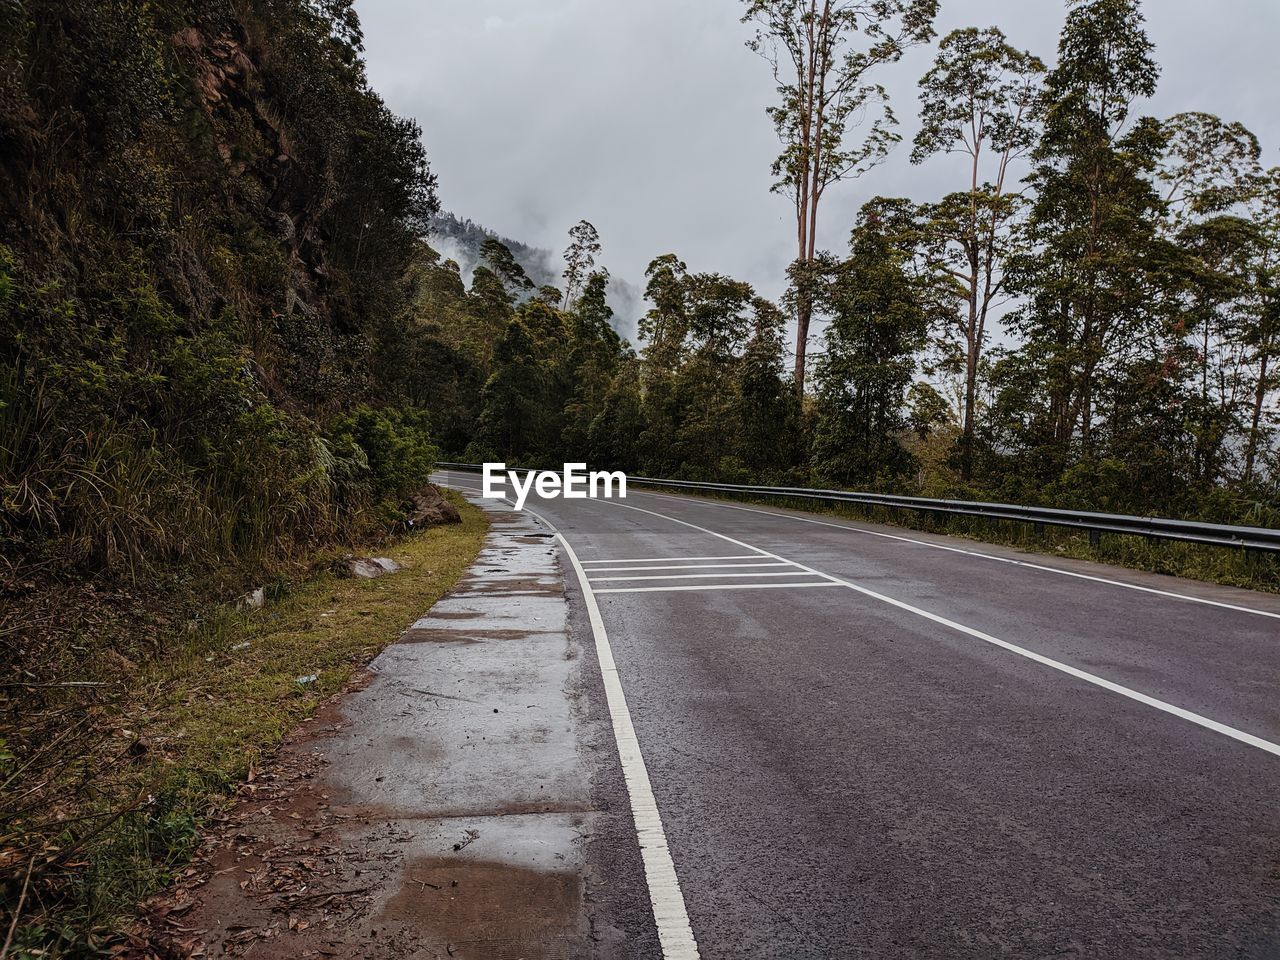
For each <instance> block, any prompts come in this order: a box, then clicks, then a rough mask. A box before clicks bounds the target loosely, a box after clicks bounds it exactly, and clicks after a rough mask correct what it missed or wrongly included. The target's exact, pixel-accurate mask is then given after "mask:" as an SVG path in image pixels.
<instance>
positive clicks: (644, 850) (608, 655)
mask: <svg viewBox="0 0 1280 960" xmlns="http://www.w3.org/2000/svg"><path fill="white" fill-rule="evenodd" d="M526 511H527V512H528V513H530V514H532V515H533V516H535V517H537V518H538V519H539V520H540V521H542V523H544V524H545V525H546V526H547V528H548V529H550V530H552V531H554V532H555V535H556V539H557V540H559V541H560V546H561V547H562V548H564V552H565V555H566V556H567V557H568V558H569V562H570V563H571V564H572V565H573V569H574V572H575V573H576V574H577V575H578V583H579V585H580V586H581V587H582V599H583V601H584V603H585V604H586V607H587V616H588V618H589V619H590V621H591V632H592V634H594V636H595V644H596V659H597V660H598V661H599V663H600V676H601V679H602V680H603V682H604V695H605V700H606V702H607V703H608V706H609V716H610V718H611V719H612V721H613V737H614V740H616V741H617V744H618V758H619V760H620V761H621V762H622V776H623V779H624V780H625V781H626V784H627V793H628V795H629V796H630V799H631V816H632V818H633V819H634V821H635V826H636V836H637V839H638V840H639V842H640V858H641V860H642V861H643V863H644V873H645V881H646V883H647V884H648V887H649V901H650V903H651V904H652V905H653V919H654V923H655V924H656V925H657V928H658V942H659V943H660V944H661V946H662V956H663V958H664V960H699V953H698V943H697V941H696V940H695V939H694V937H693V928H692V927H691V926H690V924H689V914H688V912H687V910H686V909H685V903H684V895H683V894H682V893H681V892H680V880H679V878H678V877H677V876H676V866H675V862H674V861H673V860H672V859H671V851H670V849H669V848H668V846H667V835H666V832H665V831H664V830H663V829H662V817H661V816H660V815H659V813H658V801H657V799H656V798H655V797H654V795H653V785H652V784H651V783H650V781H649V771H648V768H647V767H646V766H645V763H644V756H643V755H642V754H641V752H640V741H639V739H638V738H637V737H636V731H635V726H634V725H633V724H632V722H631V713H630V711H628V710H627V698H626V695H625V694H624V693H623V691H622V681H621V679H620V678H619V677H618V667H617V664H615V663H614V660H613V650H612V649H611V648H610V646H609V635H608V634H607V633H606V632H605V629H604V619H603V618H602V617H601V616H600V607H599V605H598V604H597V603H596V598H595V595H594V594H593V593H592V590H591V585H590V583H589V582H588V581H587V574H586V571H585V570H584V569H583V568H582V564H581V562H580V561H579V560H578V555H577V554H576V553H574V551H573V547H571V546H570V545H569V541H568V540H566V539H565V537H564V534H562V533H561V532H560V531H559V530H557V529H556V527H555V525H554V524H552V523H551V522H550V521H548V520H547V519H546V518H545V517H543V516H541V515H539V514H537V513H535V512H534V511H532V510H528V509H527V508H526Z"/></svg>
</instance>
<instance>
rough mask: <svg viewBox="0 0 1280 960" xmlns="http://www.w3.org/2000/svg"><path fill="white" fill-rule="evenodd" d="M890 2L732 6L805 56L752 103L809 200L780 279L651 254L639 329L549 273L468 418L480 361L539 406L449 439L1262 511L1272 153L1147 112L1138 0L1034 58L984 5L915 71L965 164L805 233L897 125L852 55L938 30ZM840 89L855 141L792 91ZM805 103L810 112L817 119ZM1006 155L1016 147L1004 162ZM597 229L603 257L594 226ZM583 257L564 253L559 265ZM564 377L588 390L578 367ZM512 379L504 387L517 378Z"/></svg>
mask: <svg viewBox="0 0 1280 960" xmlns="http://www.w3.org/2000/svg"><path fill="white" fill-rule="evenodd" d="M889 7H892V9H891V10H890V9H889ZM889 7H886V6H884V5H863V4H822V3H818V2H804V3H796V2H785V3H782V2H779V3H765V2H751V3H748V4H747V14H746V17H745V19H747V20H748V21H749V22H751V23H753V24H755V25H756V26H757V27H758V29H759V31H760V32H759V33H758V34H757V35H756V37H755V39H754V40H753V41H752V44H753V46H754V47H756V48H757V49H759V50H761V52H764V53H765V54H766V55H767V58H768V59H769V62H770V63H771V64H773V65H774V68H775V70H782V69H783V67H787V69H789V68H790V67H789V66H788V65H790V66H795V65H796V63H797V60H796V58H797V57H798V58H800V60H801V61H803V62H800V63H799V66H798V67H797V69H799V70H800V71H801V73H800V74H798V75H797V76H798V78H799V79H798V80H797V79H796V78H795V77H792V76H791V74H789V73H788V74H786V75H785V77H784V76H783V74H782V73H779V77H780V87H779V91H780V94H781V96H782V101H781V103H780V105H779V106H778V107H776V108H771V110H770V116H771V117H772V118H773V120H774V122H775V124H776V125H777V126H778V129H779V133H780V135H781V136H782V137H783V140H784V145H785V147H786V149H785V151H784V153H783V155H782V156H781V157H780V159H779V161H778V163H777V165H776V166H775V173H776V174H777V175H778V177H779V188H780V189H783V190H784V191H785V192H787V193H788V195H789V196H792V197H793V199H796V201H797V206H796V209H797V218H798V219H797V228H798V234H797V239H798V242H799V247H798V254H799V255H798V257H797V260H796V262H795V263H794V264H793V265H792V268H791V271H790V277H791V280H792V285H791V288H790V290H789V292H788V294H787V297H786V298H785V300H784V302H783V303H781V304H778V305H774V304H770V303H767V302H766V301H764V300H763V299H761V298H760V297H759V296H758V295H757V294H756V293H755V291H753V290H752V289H751V287H750V286H748V285H746V284H744V283H741V282H739V281H735V280H734V279H733V278H730V277H724V276H720V275H717V274H708V273H700V272H697V270H696V266H695V267H693V268H691V267H690V266H687V265H686V264H685V263H684V262H683V261H682V260H681V259H680V258H679V256H678V255H676V254H665V255H663V256H660V257H657V258H655V259H654V261H653V262H652V263H651V264H650V267H649V270H648V273H647V278H648V286H647V288H646V297H647V301H648V304H649V309H648V311H647V313H646V314H645V316H644V318H643V320H642V322H641V325H640V330H639V335H638V345H639V346H638V347H636V348H633V347H632V346H631V345H629V344H626V343H623V342H620V341H618V342H615V341H614V340H613V339H609V340H608V342H605V341H604V340H602V339H601V337H600V336H599V332H598V331H599V328H598V327H597V326H595V325H593V323H594V322H584V321H582V319H581V317H580V315H581V314H582V312H583V310H584V309H587V308H588V304H587V301H588V299H589V298H588V297H586V296H585V295H584V296H583V297H582V298H581V300H580V301H579V300H575V299H574V298H573V297H571V296H570V291H568V290H566V291H564V292H562V293H561V294H560V300H559V301H558V304H559V306H560V307H561V308H564V307H566V306H567V307H568V309H560V310H556V311H552V313H553V314H555V315H556V319H552V316H551V315H550V314H548V313H547V311H548V310H549V309H550V306H549V305H550V304H552V303H553V302H554V301H553V299H549V298H544V301H545V302H543V303H541V304H540V305H537V306H534V305H522V306H517V307H514V308H513V309H512V318H511V319H510V320H508V321H507V322H508V323H509V324H511V323H515V324H519V325H520V326H521V327H522V328H523V329H524V330H525V331H527V333H528V336H527V337H526V336H519V337H517V338H516V339H515V340H513V341H512V342H511V346H512V347H513V348H515V347H518V348H519V350H521V351H524V352H523V353H522V354H521V355H520V357H519V358H516V357H514V356H504V359H503V362H502V364H501V365H499V367H498V368H495V369H493V370H491V371H489V373H488V374H487V377H488V378H489V382H490V383H491V384H492V385H493V387H494V390H493V391H490V392H488V393H486V394H485V396H484V397H482V398H477V401H476V403H477V406H476V410H477V411H478V412H477V413H476V414H474V416H476V417H479V418H481V419H484V418H486V417H487V418H488V419H486V420H485V422H490V421H492V420H493V419H494V417H495V416H497V414H496V412H493V410H492V409H491V407H492V405H493V404H498V403H499V400H498V394H497V393H496V392H495V391H496V390H497V386H498V384H500V383H509V382H511V378H513V377H516V375H517V371H518V370H524V369H525V366H522V364H524V365H528V364H530V363H532V366H531V367H529V368H528V369H529V370H534V369H536V370H537V371H539V372H540V373H539V376H538V378H537V386H536V390H535V388H534V386H533V385H532V380H530V386H529V388H528V389H527V390H523V391H521V392H520V397H521V398H522V399H521V402H523V403H525V404H526V405H529V406H530V409H529V410H527V411H526V412H525V414H524V416H525V417H526V418H527V422H528V423H530V424H532V423H536V424H537V425H538V426H536V427H532V426H531V427H529V432H525V433H522V434H521V437H520V439H519V440H518V441H516V440H508V439H504V438H507V437H511V436H512V434H511V433H510V432H508V433H506V434H503V433H501V432H494V431H482V432H480V433H477V434H473V435H471V439H470V440H469V441H468V443H469V445H457V444H455V445H454V446H452V447H451V449H453V450H455V451H456V452H458V453H460V454H461V453H465V454H466V455H467V456H468V457H470V458H480V457H481V456H482V455H483V456H489V455H493V456H496V457H500V458H504V459H508V460H517V461H518V460H521V459H523V460H525V461H526V462H529V463H534V462H538V463H544V462H545V463H553V462H557V461H559V460H561V459H581V458H586V459H588V460H590V461H592V462H595V463H599V464H600V465H607V466H612V467H621V468H625V469H630V470H638V471H642V472H644V473H647V474H653V475H663V476H672V477H684V478H699V479H717V480H747V479H752V480H757V481H761V482H771V481H776V482H789V483H801V484H804V483H821V484H833V485H847V486H859V487H871V488H875V489H881V490H895V491H902V492H916V493H925V494H936V495H955V496H964V497H977V498H999V499H1011V500H1017V501H1029V502H1038V503H1052V504H1061V505H1070V506H1078V507H1092V508H1097V509H1106V510H1116V511H1124V512H1138V513H1151V512H1167V513H1173V514H1178V515H1186V516H1192V515H1199V516H1205V517H1213V518H1216V519H1223V520H1240V521H1244V520H1248V521H1251V522H1256V521H1259V520H1260V519H1262V518H1265V517H1272V518H1274V517H1275V512H1274V511H1275V508H1276V492H1277V476H1278V472H1280V460H1278V455H1277V448H1276V425H1277V423H1276V420H1277V411H1276V401H1277V387H1278V386H1280V383H1278V382H1277V377H1276V372H1275V371H1276V348H1277V343H1278V340H1280V331H1278V330H1277V325H1278V322H1277V306H1276V303H1277V300H1276V287H1277V273H1276V270H1277V266H1276V263H1277V246H1276V243H1277V222H1278V214H1277V209H1278V194H1277V186H1276V184H1277V182H1278V181H1280V173H1277V171H1274V170H1272V171H1264V170H1263V169H1261V167H1260V165H1259V159H1258V158H1259V153H1260V151H1259V147H1258V144H1257V141H1256V139H1255V138H1254V137H1253V136H1252V134H1250V133H1249V131H1247V130H1245V129H1244V128H1243V127H1242V126H1240V125H1239V124H1238V123H1234V122H1232V121H1230V120H1222V119H1219V118H1217V117H1214V116H1211V115H1208V114H1204V113H1187V114H1181V115H1178V116H1175V117H1171V118H1168V119H1165V120H1160V119H1157V118H1152V117H1145V116H1142V115H1140V113H1139V111H1138V110H1137V108H1136V106H1135V104H1137V103H1139V102H1140V101H1141V100H1142V99H1143V98H1145V97H1148V96H1150V95H1151V93H1152V92H1153V91H1154V90H1155V86H1156V84H1157V82H1158V78H1159V66H1158V63H1157V60H1156V56H1155V51H1154V49H1153V48H1152V44H1151V42H1150V40H1149V38H1148V37H1147V35H1146V32H1145V30H1144V26H1143V18H1142V14H1141V9H1140V6H1139V4H1138V3H1137V2H1136V0H1075V2H1072V3H1070V4H1069V6H1068V9H1067V13H1066V17H1065V22H1064V25H1063V29H1062V34H1061V40H1060V44H1059V49H1058V51H1057V56H1056V58H1046V59H1048V60H1049V61H1050V62H1051V63H1052V64H1053V65H1052V67H1047V66H1046V65H1045V60H1044V59H1042V58H1041V57H1040V56H1039V55H1037V53H1036V52H1034V51H1024V50H1019V49H1017V48H1015V47H1014V46H1012V45H1011V44H1010V43H1009V42H1008V40H1007V39H1006V38H1005V36H1004V34H1003V33H1002V32H1001V31H1000V30H999V29H998V28H997V27H993V26H992V27H973V28H968V29H961V30H956V31H954V32H952V33H951V34H949V35H948V36H946V37H943V38H941V40H939V41H938V43H937V47H936V55H935V59H934V62H933V65H932V66H931V67H930V69H929V70H928V71H927V73H926V74H925V75H924V76H923V77H922V78H921V80H920V84H919V94H920V100H919V109H920V119H921V124H920V131H919V133H918V134H917V136H916V138H915V141H914V143H913V144H912V150H911V153H910V160H911V161H912V162H917V163H919V162H925V161H927V160H928V159H929V158H930V157H932V156H935V155H938V154H946V153H950V154H959V155H961V156H963V157H965V159H966V160H967V163H966V171H967V172H966V175H965V176H964V178H963V180H958V181H957V183H956V184H955V190H954V191H953V192H951V193H948V194H946V195H944V196H939V197H937V198H935V199H933V200H930V201H927V202H924V203H917V202H913V201H910V200H907V199H903V198H886V197H874V198H870V199H868V200H867V201H866V202H865V203H864V204H863V206H862V209H861V211H860V212H859V214H858V216H857V219H856V221H855V222H854V223H853V224H850V234H849V246H848V249H847V250H845V251H842V252H827V251H821V250H818V249H816V248H815V247H813V246H812V245H811V243H810V240H809V239H808V238H809V236H810V234H811V232H812V231H811V228H812V224H813V218H814V217H816V215H817V210H818V206H817V203H818V201H819V200H820V198H821V196H822V192H823V190H825V189H827V188H828V187H829V186H831V185H832V184H833V183H835V182H837V181H838V180H840V179H844V178H845V177H846V176H852V175H856V173H857V172H858V170H860V169H863V168H864V167H865V165H866V164H869V163H875V162H881V161H882V160H884V159H886V158H887V157H888V156H889V154H888V148H889V146H890V145H891V144H892V143H893V142H894V140H896V134H894V133H893V132H892V129H891V117H892V114H891V113H889V112H887V104H885V103H883V97H882V96H881V92H880V91H879V90H878V88H875V87H873V86H869V85H868V81H867V80H866V72H867V71H869V70H871V69H872V68H873V67H874V66H875V64H876V63H879V62H886V61H888V60H892V59H895V58H896V57H897V55H898V54H899V53H900V51H901V49H902V47H903V46H904V45H905V44H907V43H914V42H924V41H925V40H927V39H928V36H929V33H930V26H929V25H930V24H931V22H932V6H931V5H928V4H924V5H921V4H897V5H889ZM859 37H861V38H862V39H863V41H864V43H863V46H861V47H860V46H858V44H857V43H856V42H855V41H856V40H857V38H859ZM868 44H869V46H868ZM805 57H810V58H816V59H811V61H810V60H805V59H804V58H805ZM823 63H825V64H826V65H827V66H826V67H825V68H824V69H828V70H829V71H831V73H830V76H829V77H828V79H827V80H826V81H824V79H823V76H822V69H819V67H818V66H817V65H818V64H823ZM779 64H781V66H779ZM784 80H785V82H784ZM810 81H812V82H810ZM841 84H851V85H849V86H846V87H841V86H840V85H841ZM833 85H834V86H833ZM855 86H856V90H855ZM837 88H839V89H844V90H846V93H844V94H839V95H838V96H841V97H845V98H846V99H840V100H839V101H838V102H839V103H840V104H842V105H843V106H841V108H840V109H844V107H846V106H848V105H849V104H850V103H852V102H854V101H851V100H849V99H847V98H848V97H854V98H855V99H856V101H857V103H858V104H859V107H858V110H857V111H856V119H857V120H859V122H861V123H862V127H861V128H860V130H859V132H858V136H857V137H854V138H853V141H854V142H853V145H852V146H850V145H849V144H848V143H846V142H845V137H846V135H850V136H852V133H853V130H852V128H849V129H846V127H845V126H844V125H842V123H840V122H837V119H838V117H839V116H846V117H847V118H854V117H855V114H854V113H849V114H847V115H842V114H838V113H834V114H833V113H824V116H823V117H822V118H819V117H818V115H817V113H813V114H812V115H811V116H810V115H809V114H808V113H806V111H810V110H812V111H817V112H823V111H825V108H824V107H823V106H822V104H823V103H825V102H826V101H823V100H822V98H823V97H825V96H828V95H831V94H832V93H833V91H834V90H836V89H837ZM810 98H816V99H812V102H810ZM806 104H810V105H809V106H806ZM872 107H874V109H872ZM864 108H865V109H864ZM806 118H807V119H806ZM819 120H821V122H822V123H824V124H826V126H824V127H823V128H822V130H821V132H820V133H814V132H813V131H812V129H810V132H809V133H808V134H806V133H805V130H806V129H807V128H806V124H807V123H809V124H811V123H817V122H819ZM806 137H808V141H806ZM815 137H817V138H818V139H817V140H815V139H814V138H815ZM823 138H825V139H823ZM806 142H807V143H808V145H806ZM819 143H822V144H825V146H821V147H820V146H819ZM823 151H826V152H825V153H823ZM904 159H905V158H904ZM1019 161H1021V162H1022V163H1023V164H1027V163H1029V165H1030V172H1029V174H1028V175H1026V176H1025V177H1022V178H1019V177H1017V176H1016V175H1015V173H1014V170H1015V166H1016V164H1018V162H1019ZM828 163H829V164H832V165H833V166H831V167H830V168H828V167H825V166H824V164H828ZM824 171H826V172H824ZM837 174H838V175H837ZM575 229H578V230H579V231H581V227H579V228H575ZM570 239H571V248H572V245H573V244H577V243H579V242H580V241H579V240H577V239H574V238H570ZM607 239H608V238H607V237H606V238H604V240H603V246H604V248H605V251H606V259H607ZM591 243H592V245H591V247H590V250H591V257H593V258H594V257H596V256H597V255H599V253H600V250H599V244H600V243H601V241H600V238H599V237H598V236H596V235H595V234H594V230H593V231H592V237H591ZM584 269H585V270H589V269H591V268H590V267H589V266H588V267H584V268H581V269H578V268H575V269H574V272H573V273H572V275H569V274H567V275H566V280H567V281H568V282H569V284H570V286H573V285H576V284H577V283H580V282H581V279H580V277H581V276H582V275H583V272H582V271H583V270H584ZM529 311H535V312H536V313H537V315H538V319H537V322H531V321H530V319H529V318H528V317H527V316H525V314H527V313H528V312H529ZM814 316H820V317H821V318H822V319H823V320H825V322H826V329H825V332H824V334H823V336H822V338H821V341H820V342H819V343H817V344H816V346H817V350H816V356H813V355H811V356H810V357H809V358H808V359H807V360H805V361H804V366H805V367H807V368H808V374H809V382H808V383H807V384H806V386H805V387H804V388H803V390H802V391H800V392H798V391H797V387H798V386H799V384H798V383H797V378H798V374H797V371H798V369H799V368H798V367H797V366H796V365H795V364H796V361H797V360H798V359H799V355H801V354H802V352H803V350H804V346H805V343H806V340H807V333H806V332H805V325H804V323H802V322H800V323H799V324H798V325H799V326H800V330H801V332H800V333H799V335H798V338H797V340H796V342H795V343H794V345H789V344H788V343H787V338H786V336H785V332H784V331H785V327H786V320H787V318H788V317H790V318H791V319H792V320H794V321H802V320H803V319H805V318H806V317H814ZM589 331H595V332H589ZM997 332H999V333H1000V338H999V341H998V342H996V341H993V335H994V334H995V333H997ZM580 338H583V339H581V340H580ZM789 347H793V349H789ZM586 356H590V357H592V360H591V366H590V370H589V372H588V371H587V370H586V368H585V367H583V366H582V364H583V363H584V361H583V360H582V359H581V358H583V357H586ZM566 365H567V367H566ZM524 376H528V377H530V378H532V373H527V374H524ZM582 380H585V381H589V382H590V384H591V386H590V387H589V388H584V389H579V388H577V387H573V386H572V385H574V384H579V382H580V381H582ZM504 395H505V396H506V397H507V398H508V399H507V400H504V401H502V403H505V404H506V405H507V407H510V406H511V405H512V404H513V403H514V400H513V399H512V398H513V397H514V396H515V392H514V391H511V390H507V391H506V393H505V394H504ZM588 395H589V396H591V397H593V398H594V399H593V401H592V402H589V403H588V402H584V400H583V398H584V397H585V396H588ZM535 397H536V398H537V399H536V401H535V399H534V398H535ZM533 407H537V408H538V410H537V412H536V413H535V411H534V410H533V409H532V408H533ZM486 411H488V412H487V413H486ZM584 418H586V420H587V422H586V423H583V422H582V420H583V419H584ZM557 424H558V426H557ZM462 435H463V434H462V433H459V434H458V436H459V437H461V436H462ZM535 436H536V437H539V438H540V439H539V440H537V441H536V442H534V441H532V440H531V438H533V437H535Z"/></svg>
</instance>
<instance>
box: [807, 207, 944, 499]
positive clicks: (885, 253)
mask: <svg viewBox="0 0 1280 960" xmlns="http://www.w3.org/2000/svg"><path fill="white" fill-rule="evenodd" d="M914 214H915V208H914V206H913V205H912V204H911V203H910V202H909V201H907V200H899V199H887V198H884V197H877V198H876V199H874V200H871V201H869V202H868V203H867V204H866V205H865V206H863V208H862V210H861V211H860V212H859V214H858V221H857V225H856V226H855V227H854V230H853V234H852V236H851V238H850V241H849V259H848V260H845V261H843V262H841V263H832V264H830V265H829V266H828V268H827V270H826V271H825V272H826V274H827V282H826V283H825V284H824V285H823V287H822V290H821V302H822V305H823V307H824V308H825V309H826V310H827V311H829V313H830V315H831V323H830V325H829V326H828V327H827V332H826V352H825V354H824V355H823V356H822V358H821V359H820V360H819V362H818V365H817V369H816V371H815V375H816V379H817V381H818V423H817V426H816V428H815V432H814V444H813V467H814V471H815V473H817V474H818V475H819V476H820V477H824V478H829V479H830V480H833V481H835V482H838V483H841V484H851V483H877V482H878V483H891V482H892V481H893V480H894V479H895V478H897V477H899V476H901V475H902V474H904V473H906V472H907V471H908V470H909V469H910V467H911V457H910V454H908V452H907V451H906V449H905V447H904V446H903V444H902V437H903V434H904V433H905V431H906V430H907V428H908V426H909V425H910V421H909V419H908V416H907V411H906V395H907V390H908V388H909V387H910V386H911V382H912V379H913V375H914V372H915V366H916V353H917V351H919V350H920V348H921V347H922V346H923V345H924V340H925V336H926V332H927V330H928V324H929V309H928V296H927V292H926V291H925V290H924V289H922V281H921V279H920V278H919V277H918V276H917V275H915V273H914V271H913V270H912V268H911V265H910V263H911V260H912V258H913V256H914V253H915V251H914V249H913V248H912V242H913V237H914V234H915V222H914Z"/></svg>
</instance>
